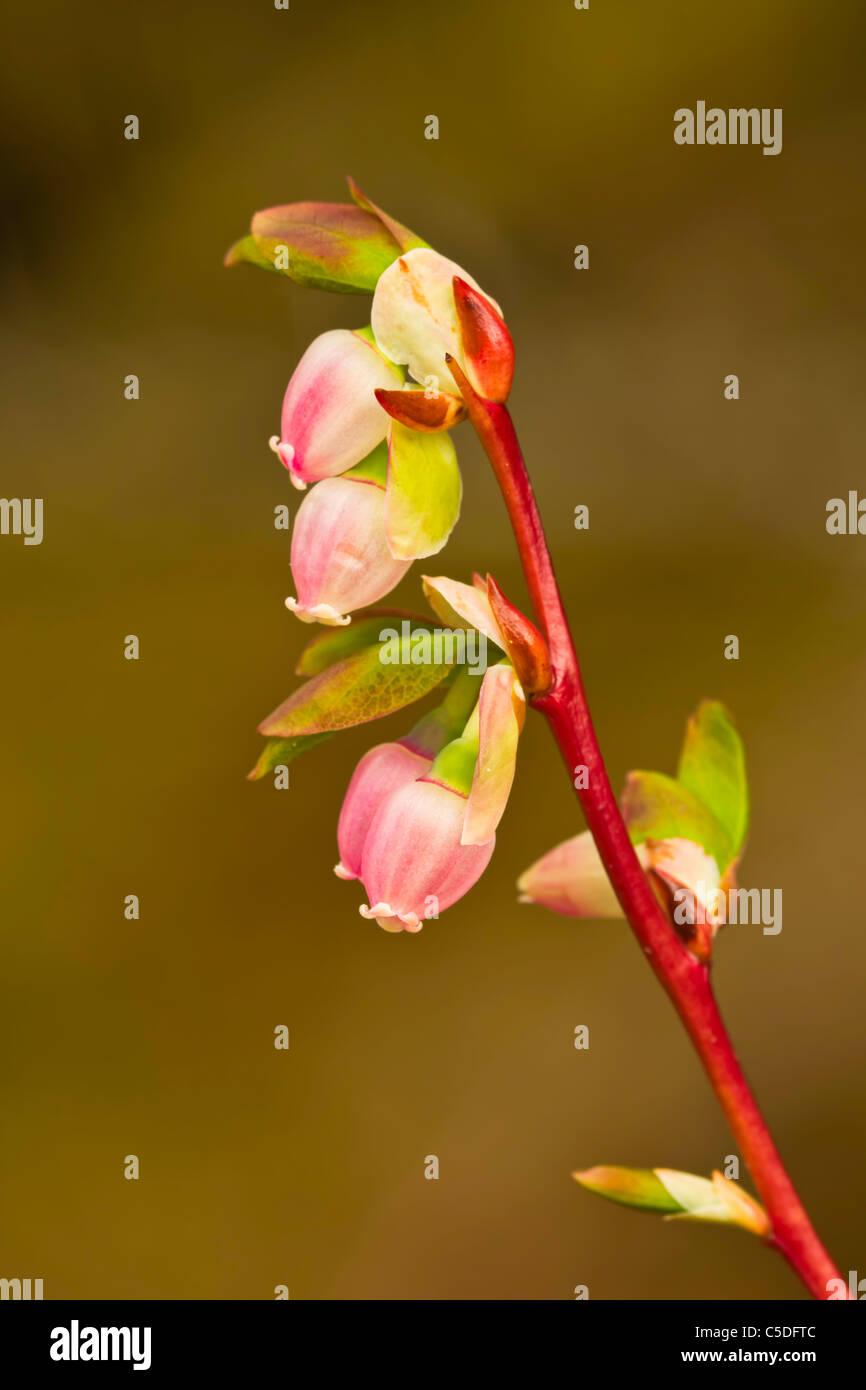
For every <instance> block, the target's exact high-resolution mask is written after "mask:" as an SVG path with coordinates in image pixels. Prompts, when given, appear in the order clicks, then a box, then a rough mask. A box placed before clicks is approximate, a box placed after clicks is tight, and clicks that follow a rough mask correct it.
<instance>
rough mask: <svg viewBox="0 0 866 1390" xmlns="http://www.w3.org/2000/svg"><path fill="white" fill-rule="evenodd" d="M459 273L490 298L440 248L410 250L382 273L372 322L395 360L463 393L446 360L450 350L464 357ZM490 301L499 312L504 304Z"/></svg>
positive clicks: (438, 386) (433, 384) (430, 382)
mask: <svg viewBox="0 0 866 1390" xmlns="http://www.w3.org/2000/svg"><path fill="white" fill-rule="evenodd" d="M455 276H457V277H458V278H459V279H460V280H461V282H462V283H463V284H466V285H470V286H471V287H472V288H473V289H474V290H476V291H478V294H479V295H482V296H483V298H484V299H489V296H486V295H483V291H482V290H481V289H480V287H479V286H478V285H477V284H476V283H475V281H474V280H473V279H472V277H471V276H469V275H467V274H466V271H465V270H461V269H460V266H459V265H456V264H455V262H454V261H449V260H448V259H447V257H445V256H440V254H439V252H438V251H433V250H431V248H430V247H428V246H422V247H418V248H416V249H415V250H414V251H407V252H406V254H405V255H403V256H399V257H398V258H397V260H396V261H394V263H393V265H390V266H389V267H388V269H387V270H386V271H385V272H384V274H382V275H381V276H380V277H379V283H378V284H377V286H376V293H375V294H374V296H373V308H372V311H371V315H370V322H371V324H372V328H373V332H374V334H375V336H376V342H377V343H378V345H379V348H380V350H381V351H382V352H383V353H384V354H385V356H386V357H388V358H389V359H390V360H391V361H392V362H400V363H401V364H403V365H405V366H407V367H408V368H409V372H410V374H411V375H412V376H413V377H414V379H415V380H416V381H417V382H420V384H421V385H422V386H424V387H428V388H430V389H432V390H437V391H445V392H449V393H452V394H454V395H459V394H460V392H459V390H458V388H457V384H456V382H455V380H454V378H453V376H452V375H451V372H450V371H449V370H448V367H447V365H446V362H445V357H446V354H450V355H451V356H452V357H456V358H457V359H458V361H459V360H461V359H462V356H463V353H462V347H461V332H460V323H459V319H458V313H457V305H456V304H455V301H454V278H455ZM489 302H490V303H491V304H493V305H494V308H495V309H496V311H497V313H499V306H498V305H497V304H495V302H494V301H493V300H492V299H490V300H489Z"/></svg>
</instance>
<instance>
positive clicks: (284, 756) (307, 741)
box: [247, 733, 333, 782]
mask: <svg viewBox="0 0 866 1390" xmlns="http://www.w3.org/2000/svg"><path fill="white" fill-rule="evenodd" d="M329 738H333V734H330V733H325V734H303V735H301V736H300V737H299V738H272V739H270V740H269V741H268V743H266V744H265V746H264V748H263V749H262V753H261V757H260V758H259V760H258V762H257V763H256V765H255V767H254V768H253V770H252V772H249V773H247V777H248V779H249V781H250V782H258V781H259V780H260V778H262V777H267V775H268V773H269V772H273V770H274V768H275V767H279V766H280V765H281V764H286V765H288V764H289V763H292V762H294V760H295V758H299V757H300V756H301V754H302V753H308V752H309V751H310V750H311V749H312V748H315V747H316V746H317V744H319V743H325V742H326V740H327V739H329Z"/></svg>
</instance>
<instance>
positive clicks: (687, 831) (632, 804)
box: [622, 772, 733, 873]
mask: <svg viewBox="0 0 866 1390" xmlns="http://www.w3.org/2000/svg"><path fill="white" fill-rule="evenodd" d="M622 813H623V816H624V818H625V823H626V825H627V826H628V829H629V834H630V836H631V840H632V844H635V845H640V844H642V843H643V841H644V840H650V839H652V840H672V839H682V840H693V841H694V842H695V843H696V844H698V845H702V846H703V848H704V849H705V850H706V852H707V854H710V855H712V857H713V859H715V861H716V863H717V865H718V867H719V870H720V872H722V873H724V871H725V869H726V868H727V866H728V864H730V862H731V859H732V858H733V848H732V844H731V839H730V836H729V835H728V833H727V831H726V830H725V829H724V827H723V826H722V825H721V824H720V823H719V821H718V820H717V819H716V817H715V816H714V815H713V813H712V811H711V810H710V809H709V807H708V806H705V805H704V803H703V801H701V800H700V799H699V798H698V797H697V796H696V795H695V793H694V792H692V791H689V789H688V787H684V786H683V785H682V783H681V782H677V781H676V780H675V779H674V778H673V777H666V776H665V775H664V773H663V772H630V773H629V775H628V777H627V778H626V782H625V791H624V792H623V795H622Z"/></svg>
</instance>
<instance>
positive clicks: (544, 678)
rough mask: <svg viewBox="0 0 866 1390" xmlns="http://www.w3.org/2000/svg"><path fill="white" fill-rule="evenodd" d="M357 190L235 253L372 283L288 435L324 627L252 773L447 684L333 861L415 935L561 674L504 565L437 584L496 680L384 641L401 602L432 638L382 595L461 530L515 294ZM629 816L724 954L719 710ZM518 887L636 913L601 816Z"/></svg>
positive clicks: (359, 782) (368, 772)
mask: <svg viewBox="0 0 866 1390" xmlns="http://www.w3.org/2000/svg"><path fill="white" fill-rule="evenodd" d="M350 188H351V192H352V197H353V200H354V202H353V204H352V205H344V204H329V203H294V204H289V205H287V206H284V207H278V208H270V209H268V210H266V211H265V212H262V213H258V214H256V216H255V217H254V218H253V221H252V225H251V229H250V233H249V235H248V236H247V237H245V238H243V239H242V240H241V241H240V242H238V243H237V245H236V246H235V247H233V248H232V250H231V251H230V252H229V255H228V257H227V260H228V262H229V263H230V264H234V263H236V262H238V261H248V262H251V263H253V264H256V265H259V266H264V267H266V268H269V269H276V270H280V271H281V272H282V273H284V274H286V275H288V276H289V278H291V279H293V280H295V281H297V282H298V283H299V284H302V285H310V286H313V287H315V288H319V289H327V290H334V291H339V292H343V293H366V294H370V295H372V307H371V312H370V324H369V326H368V327H364V328H358V329H347V328H346V329H344V328H337V329H331V330H330V331H329V332H327V333H323V334H322V335H321V336H320V337H318V338H316V339H315V341H314V342H313V343H312V344H311V345H310V346H309V347H308V348H307V350H306V352H305V353H304V354H303V356H302V358H301V360H300V362H299V363H298V365H297V367H296V369H295V371H294V373H293V374H292V377H291V380H290V381H289V384H288V387H287V389H286V392H285V397H284V400H283V409H282V420H281V428H280V434H279V436H275V437H274V438H273V439H272V440H271V445H272V448H273V450H274V451H275V453H276V454H277V455H278V457H279V458H280V460H281V462H282V463H283V465H284V466H285V468H286V469H287V470H288V473H289V476H290V478H291V480H292V482H293V483H294V485H295V486H296V487H297V488H298V489H300V490H302V491H305V496H304V499H303V501H302V503H301V506H300V508H299V510H298V513H297V515H296V517H295V522H294V527H293V533H292V543H291V566H292V573H293V576H294V581H295V586H296V591H297V592H296V594H295V595H293V596H292V597H290V598H288V599H287V600H286V604H287V606H288V608H289V609H290V610H291V611H292V612H293V613H294V614H296V615H297V617H299V618H300V619H301V620H302V621H303V622H305V623H312V624H318V625H319V627H320V628H321V629H324V630H325V631H324V632H323V635H321V636H319V637H318V638H314V639H313V641H312V642H311V643H310V644H309V646H308V647H307V649H306V651H305V652H304V654H303V655H302V658H301V662H300V665H299V667H298V671H299V674H302V675H305V676H307V677H309V679H308V680H307V682H306V684H305V685H304V686H302V687H301V689H300V690H298V691H296V692H295V693H294V694H293V695H292V696H290V697H289V699H288V700H286V701H284V703H283V704H282V705H281V706H280V707H279V708H278V709H277V710H275V711H274V713H273V714H272V715H270V716H269V717H268V719H266V720H265V721H264V722H263V723H262V725H261V726H260V728H261V732H262V733H264V734H266V735H267V736H268V737H269V739H270V742H269V744H268V746H267V748H266V750H265V752H264V754H263V755H262V758H261V759H260V760H259V764H258V765H257V768H256V769H255V771H254V773H253V774H252V775H253V776H256V777H260V776H263V775H264V774H265V773H266V772H267V771H269V770H271V769H273V768H275V767H278V766H281V765H283V764H284V763H286V762H288V761H290V760H291V759H292V758H294V757H297V756H298V754H299V753H301V752H304V751H305V750H306V749H307V748H309V747H312V746H314V745H315V744H316V743H317V742H319V741H321V739H323V738H325V737H329V736H331V735H332V734H333V733H336V732H337V731H339V730H340V729H344V728H347V727H350V726H352V725H355V724H360V723H365V722H368V721H370V720H373V719H378V718H381V717H382V716H384V715H386V714H390V713H392V712H393V711H395V710H398V709H402V708H404V707H406V706H407V705H409V704H411V703H413V702H414V701H416V700H418V699H420V698H421V697H422V696H424V695H426V694H428V693H429V692H430V691H432V690H433V689H435V688H436V687H437V686H439V685H442V686H443V687H444V688H445V689H446V694H445V698H444V700H443V701H442V703H441V704H440V706H439V707H438V709H437V710H435V711H434V712H433V714H432V715H428V716H426V717H425V718H424V719H422V720H421V721H420V723H417V724H416V725H415V727H414V728H413V729H412V730H411V732H410V733H408V734H406V735H405V736H404V737H403V738H400V739H398V740H397V741H396V742H389V743H382V744H379V745H378V746H377V747H375V748H372V749H371V750H370V751H369V752H368V753H366V754H365V756H364V757H363V758H362V759H361V762H360V763H359V765H358V767H357V768H356V769H355V772H354V775H353V777H352V779H351V782H350V784H349V788H348V791H347V793H346V797H345V801H344V803H343V809H342V812H341V814H340V818H339V826H338V844H339V851H340V861H339V863H338V865H337V869H336V872H337V874H338V876H339V877H340V878H343V879H348V880H355V879H357V880H360V881H361V883H362V884H363V885H364V887H365V889H366V891H367V896H368V902H367V904H365V905H364V906H362V907H361V912H362V914H363V915H364V916H365V917H369V918H372V919H375V920H376V921H377V922H379V924H380V925H381V926H383V927H384V928H386V930H389V931H399V930H404V929H405V930H408V931H418V930H419V929H420V927H421V926H422V925H423V923H424V921H425V920H428V919H430V918H435V917H438V915H439V913H440V912H441V911H444V909H445V908H447V907H448V906H449V905H451V904H452V903H454V902H456V901H457V899H458V898H460V897H462V896H463V894H464V893H466V892H467V890H468V889H469V888H470V887H471V886H472V885H473V884H474V883H475V882H476V880H477V879H478V878H479V876H480V875H481V873H482V872H483V871H484V869H485V867H486V865H487V863H488V861H489V859H490V856H491V854H492V852H493V846H494V842H495V834H496V827H497V825H498V823H499V819H500V817H501V815H502V813H503V810H504V806H505V802H506V800H507V797H508V793H509V790H510V787H511V782H512V779H513V776H514V764H515V758H516V750H517V740H518V736H519V733H520V729H521V727H522V723H523V713H524V709H525V701H526V694H527V693H528V694H530V695H533V694H537V693H539V692H543V691H544V690H546V689H547V688H548V684H549V681H550V680H551V679H552V677H551V671H550V664H549V655H548V652H547V646H546V643H545V641H544V638H543V637H542V636H541V634H539V633H538V632H537V631H536V629H535V628H534V627H533V625H532V624H531V623H530V621H529V620H528V619H527V618H526V617H525V616H524V615H523V614H522V613H520V612H519V611H518V610H517V609H515V608H514V607H513V606H512V605H511V604H510V603H509V602H508V600H507V599H505V597H504V595H503V594H502V592H501V590H500V589H499V587H498V586H497V585H496V583H495V581H494V580H493V579H492V578H490V577H489V576H488V579H487V581H483V580H481V579H480V578H478V577H476V579H475V580H474V582H473V583H472V584H471V585H468V584H460V583H456V582H455V581H453V580H450V579H446V578H444V577H439V578H434V579H425V580H424V585H425V592H426V595H427V598H428V601H429V602H430V605H431V607H432V609H433V612H434V614H435V615H436V617H437V618H438V619H439V620H440V621H441V622H443V623H445V624H446V625H447V627H448V629H453V628H462V629H465V630H469V631H474V632H475V633H477V634H483V637H484V639H486V640H487V641H489V642H490V643H491V644H492V645H493V648H494V650H495V651H496V653H497V656H496V658H495V660H494V664H493V665H491V666H490V667H489V668H488V669H487V671H486V673H485V674H484V676H483V680H481V681H480V682H479V680H478V672H477V670H476V671H475V672H473V671H470V670H469V669H468V668H467V667H466V666H465V665H464V666H463V668H462V669H461V668H460V667H459V665H458V664H456V663H455V662H454V661H450V660H444V659H443V660H439V659H436V658H432V657H431V658H429V659H428V658H426V657H425V658H424V662H425V664H422V665H420V666H418V667H416V666H414V665H412V666H411V668H409V667H407V666H406V665H401V664H400V663H399V662H398V663H397V664H396V665H395V664H394V663H393V660H392V655H391V654H390V651H389V654H388V655H386V653H385V648H384V646H383V641H384V637H385V635H386V634H385V632H384V631H383V621H384V619H385V617H386V615H387V619H388V623H389V627H388V631H391V630H392V629H391V628H390V623H392V622H393V619H394V618H395V617H399V618H401V619H402V620H403V626H406V624H407V623H409V622H412V623H416V624H418V626H417V631H416V636H417V637H418V638H419V639H425V638H429V632H430V624H429V621H428V620H426V619H420V620H418V619H416V618H414V617H413V616H412V615H411V614H405V613H401V612H400V610H396V609H390V610H376V609H375V608H372V607H371V605H375V604H376V603H378V602H379V601H380V600H381V599H382V598H383V597H384V596H385V595H386V594H388V593H390V591H391V590H392V589H393V588H394V587H395V586H396V585H397V583H398V582H399V581H400V579H401V578H402V577H403V575H404V574H405V573H406V571H407V570H408V569H409V567H410V565H411V564H412V561H413V560H416V559H420V558H422V557H428V556H431V555H435V554H437V553H438V552H439V551H440V550H441V549H442V547H443V546H444V545H445V543H446V541H447V539H448V537H449V535H450V534H451V531H452V529H453V527H454V525H455V523H456V521H457V518H458V515H459V511H460V498H461V480H460V472H459V469H458V466H457V459H456V454H455V450H454V445H453V443H452V441H451V437H450V433H449V431H450V429H451V428H452V427H453V426H454V425H456V424H458V423H459V422H460V421H461V420H462V419H463V418H464V416H465V415H466V414H467V411H468V410H470V409H471V408H472V406H473V403H475V404H477V403H478V402H479V401H480V402H482V403H483V405H484V407H485V408H488V407H489V408H490V409H492V410H495V409H497V408H499V406H500V405H501V404H502V403H504V402H505V401H506V400H507V397H508V394H509V390H510V387H511V379H512V374H513V370H514V349H513V344H512V341H511V337H510V334H509V332H508V329H507V327H506V325H505V321H504V319H503V317H502V313H501V311H500V308H499V305H498V304H497V303H496V302H495V300H493V299H492V298H491V297H490V296H489V295H488V294H485V293H484V291H482V290H481V289H480V288H479V286H478V285H477V284H476V282H475V281H474V280H473V279H472V278H471V276H469V275H468V274H467V273H466V272H465V271H464V270H462V269H461V268H460V267H459V266H458V265H456V264H455V263H454V262H453V261H451V260H449V259H448V258H447V257H445V256H443V255H441V254H440V253H439V252H438V251H435V250H434V249H433V248H432V247H431V246H429V245H428V244H427V243H426V242H425V241H423V240H422V239H421V238H420V237H418V236H416V235H415V233H413V232H410V231H409V230H408V229H407V228H406V227H404V226H402V224H400V223H398V222H396V221H395V219H393V218H391V217H389V216H388V214H387V213H385V212H383V211H382V209H381V208H378V207H376V205H375V204H373V203H372V202H370V200H369V199H368V198H366V197H365V195H364V194H362V193H361V192H360V190H359V189H358V188H357V187H356V186H355V185H354V184H352V183H351V181H350ZM307 489H309V490H307ZM418 646H419V649H422V650H423V649H425V643H424V642H423V641H421V642H419V644H418ZM426 650H430V651H435V650H436V647H435V644H432V643H430V642H429V641H427V642H426ZM515 667H516V669H515ZM518 672H519V677H518ZM479 686H480V688H479ZM622 813H623V817H624V819H625V821H626V824H627V825H628V828H629V831H630V833H631V838H632V841H633V843H634V845H635V847H636V852H637V855H638V858H639V860H640V862H641V864H642V865H643V867H644V869H645V870H646V872H647V874H648V877H649V879H650V882H651V884H652V885H653V887H654V889H655V891H656V895H657V897H658V898H659V901H660V903H661V905H662V907H663V909H664V910H665V911H666V912H667V914H668V916H669V918H670V920H671V924H672V926H674V927H676V928H677V929H679V927H680V925H681V924H680V923H679V922H678V920H677V918H676V917H675V914H674V911H673V906H674V899H675V898H676V897H677V896H678V895H679V896H681V895H682V894H683V893H684V892H685V893H686V894H689V895H691V897H692V898H693V899H694V900H695V904H696V907H697V909H698V910H697V911H695V912H693V913H691V914H690V916H691V917H692V918H694V919H696V920H694V921H690V922H689V923H688V924H687V927H688V929H687V930H683V931H681V932H680V934H681V935H682V936H683V939H684V940H686V942H687V944H688V946H689V948H690V949H691V950H692V952H693V953H694V954H695V955H697V956H698V957H699V958H701V959H707V958H708V956H709V952H710V949H711V945H712V938H713V934H714V931H715V929H716V926H717V921H716V915H715V909H714V904H717V903H718V900H719V895H720V894H723V893H724V892H725V891H727V890H728V889H729V888H731V887H733V886H734V873H735V869H736V864H737V860H738V858H739V854H740V851H741V848H742V844H743V840H744V838H745V830H746V823H747V815H748V800H747V789H746V785H745V771H744V763H743V758H742V747H741V745H740V742H739V737H738V735H737V733H736V730H735V729H734V727H733V724H732V722H731V721H730V718H729V716H728V715H727V713H726V711H725V710H724V709H723V708H722V706H720V705H718V704H714V703H713V702H705V703H704V704H703V705H702V706H701V707H700V709H699V710H698V712H697V714H696V715H695V717H694V719H693V720H692V722H691V724H690V726H689V732H688V734H687V738H686V745H685V748H684V750H683V756H682V758H681V762H680V768H679V770H678V774H677V777H676V778H666V777H664V776H662V775H661V774H659V773H649V772H636V773H632V774H631V775H630V777H629V779H628V782H627V784H626V789H625V793H624V796H623V802H622ZM519 887H520V890H521V893H522V896H523V900H524V901H533V902H538V903H541V904H543V905H544V906H545V907H548V908H551V909H552V910H554V911H556V912H560V913H565V914H568V915H571V916H577V917H596V918H597V917H609V916H614V915H617V914H618V913H619V910H620V909H619V904H618V902H617V900H616V898H615V896H614V894H613V890H612V888H611V886H610V883H609V881H608V878H607V874H606V872H605V870H604V867H603V865H602V862H601V859H600V858H599V855H598V851H597V849H596V847H595V844H594V842H593V840H592V838H591V836H590V835H589V833H588V832H586V833H584V834H582V835H578V836H576V837H574V838H573V839H570V840H568V841H566V842H565V843H563V844H561V845H559V846H557V847H556V848H555V849H553V850H551V851H550V853H549V854H547V855H545V856H544V857H543V858H542V859H540V860H539V861H538V863H536V864H535V865H533V867H532V868H531V869H529V870H528V871H527V872H526V873H525V874H524V875H523V877H522V878H521V880H520V882H519Z"/></svg>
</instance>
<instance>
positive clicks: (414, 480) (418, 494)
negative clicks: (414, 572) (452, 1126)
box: [385, 420, 463, 560]
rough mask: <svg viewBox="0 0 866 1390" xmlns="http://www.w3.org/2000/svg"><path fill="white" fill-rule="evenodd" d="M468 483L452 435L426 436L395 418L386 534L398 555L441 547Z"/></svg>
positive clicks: (432, 551) (431, 552)
mask: <svg viewBox="0 0 866 1390" xmlns="http://www.w3.org/2000/svg"><path fill="white" fill-rule="evenodd" d="M462 495H463V483H462V480H461V478H460V469H459V468H458V466H457V454H456V452H455V450H454V445H453V444H452V442H451V438H450V436H449V435H447V434H420V433H418V432H417V431H416V430H410V429H407V428H406V426H405V425H401V424H398V422H397V421H396V420H393V421H392V422H391V430H390V434H389V446H388V483H387V486H386V488H385V532H386V535H387V537H388V546H389V549H390V551H391V554H392V555H393V556H394V557H395V559H401V560H418V559H421V558H422V557H423V556H426V555H435V554H436V553H437V552H438V551H440V550H441V549H442V547H443V545H444V544H445V542H446V541H447V540H448V537H449V536H450V535H451V532H452V531H453V530H454V527H455V526H456V524H457V518H458V517H459V515H460V502H461V498H462Z"/></svg>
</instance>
